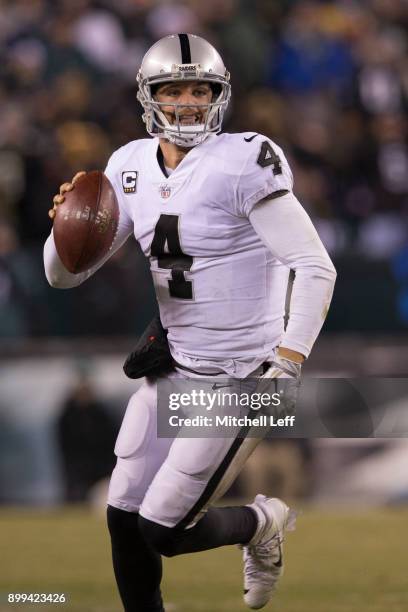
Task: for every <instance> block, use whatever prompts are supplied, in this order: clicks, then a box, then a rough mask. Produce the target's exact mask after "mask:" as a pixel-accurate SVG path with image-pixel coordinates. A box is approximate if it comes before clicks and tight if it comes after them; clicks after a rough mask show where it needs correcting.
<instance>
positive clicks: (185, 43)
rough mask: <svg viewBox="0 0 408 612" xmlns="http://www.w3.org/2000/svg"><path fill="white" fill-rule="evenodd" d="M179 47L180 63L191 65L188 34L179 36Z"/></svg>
mask: <svg viewBox="0 0 408 612" xmlns="http://www.w3.org/2000/svg"><path fill="white" fill-rule="evenodd" d="M178 37H179V39H180V47H181V63H182V64H191V49H190V41H189V40H188V34H179V35H178Z"/></svg>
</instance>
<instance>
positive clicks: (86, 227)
mask: <svg viewBox="0 0 408 612" xmlns="http://www.w3.org/2000/svg"><path fill="white" fill-rule="evenodd" d="M64 196H65V201H64V202H63V203H62V204H60V205H58V207H57V210H56V215H55V219H54V229H53V231H54V241H55V246H56V249H57V252H58V255H59V257H60V259H61V261H62V263H63V264H64V266H65V267H66V269H67V270H68V271H69V272H72V273H73V274H78V273H79V272H85V270H88V269H89V268H91V267H92V266H94V265H95V264H97V263H98V262H99V261H100V260H101V259H102V258H103V257H104V256H105V255H107V253H108V252H109V250H110V249H111V247H112V244H113V241H114V238H115V236H116V232H117V229H118V222H119V206H118V202H117V199H116V195H115V192H114V190H113V187H112V185H111V183H110V181H109V179H108V178H107V177H106V176H105V175H104V173H103V172H101V171H100V170H94V171H92V172H88V173H87V174H85V175H84V176H81V177H80V178H79V179H78V180H77V181H76V182H75V187H74V189H72V191H68V192H67V193H65V194H64Z"/></svg>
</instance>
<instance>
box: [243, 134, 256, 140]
mask: <svg viewBox="0 0 408 612" xmlns="http://www.w3.org/2000/svg"><path fill="white" fill-rule="evenodd" d="M257 136H259V134H254V135H253V136H250V137H249V138H245V136H244V140H245V142H251V140H253V139H254V138H256V137H257Z"/></svg>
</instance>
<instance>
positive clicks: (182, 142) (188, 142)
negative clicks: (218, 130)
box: [154, 109, 209, 147]
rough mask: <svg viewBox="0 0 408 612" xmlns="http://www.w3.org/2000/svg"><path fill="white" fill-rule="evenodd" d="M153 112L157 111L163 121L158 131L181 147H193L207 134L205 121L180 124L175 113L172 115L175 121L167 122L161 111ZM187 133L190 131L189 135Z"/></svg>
mask: <svg viewBox="0 0 408 612" xmlns="http://www.w3.org/2000/svg"><path fill="white" fill-rule="evenodd" d="M154 112H156V113H157V115H158V116H159V117H160V119H161V121H162V123H163V127H162V129H161V130H160V131H161V132H162V134H163V136H164V137H165V138H166V139H167V140H168V141H169V142H171V143H172V144H176V145H179V146H181V147H195V146H196V145H198V144H200V143H201V142H203V141H204V140H205V139H206V138H207V137H208V136H209V132H206V124H205V123H196V124H192V125H187V124H186V125H183V124H180V118H178V117H177V113H176V114H175V115H174V118H175V123H174V124H172V123H170V122H169V120H168V119H167V117H166V115H165V114H164V113H163V111H161V110H157V109H156V110H155V111H154ZM180 127H182V130H180V131H179V129H180ZM189 133H191V136H190V135H189ZM159 135H160V134H159Z"/></svg>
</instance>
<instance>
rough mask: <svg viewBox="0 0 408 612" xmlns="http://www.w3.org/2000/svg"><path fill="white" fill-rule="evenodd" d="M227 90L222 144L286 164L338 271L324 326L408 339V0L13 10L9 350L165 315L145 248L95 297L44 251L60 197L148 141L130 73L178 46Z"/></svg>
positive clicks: (90, 4)
mask: <svg viewBox="0 0 408 612" xmlns="http://www.w3.org/2000/svg"><path fill="white" fill-rule="evenodd" d="M180 31H181V32H183V31H184V32H192V33H196V34H199V35H201V36H204V37H205V38H207V39H208V40H209V41H210V42H211V43H213V44H214V45H215V46H216V48H217V49H219V51H220V52H221V54H222V56H223V58H224V60H225V64H226V65H227V67H228V68H229V70H230V72H231V75H232V87H233V98H232V103H231V108H230V112H229V114H228V116H227V118H226V121H225V130H226V131H232V132H234V131H250V130H254V131H258V132H261V133H264V134H266V135H268V136H269V137H271V138H272V139H274V140H276V142H277V143H278V144H279V145H281V146H282V147H283V149H284V151H285V152H286V153H287V155H288V157H289V159H290V162H291V164H292V167H293V171H294V175H295V192H296V194H297V196H298V197H299V199H300V200H301V202H302V203H303V204H304V206H305V207H306V209H307V210H308V211H309V213H310V214H311V215H312V217H313V220H314V222H315V224H316V226H317V228H318V230H319V232H320V235H321V237H322V239H323V240H324V242H325V244H326V246H327V248H328V250H329V251H330V253H331V255H332V257H333V259H334V261H335V263H336V265H337V267H338V270H339V280H338V284H337V289H336V296H335V300H334V303H333V307H332V310H331V313H330V315H329V318H328V321H327V327H326V329H327V330H328V331H333V332H347V331H359V332H368V333H372V332H373V331H379V332H390V331H394V332H395V331H403V330H406V329H407V326H408V240H407V238H408V146H407V118H406V110H407V99H408V55H407V31H408V5H407V3H406V2H405V1H404V0H366V1H365V2H356V1H352V0H338V1H307V0H306V1H301V2H299V1H294V0H292V1H291V0H279V1H274V2H271V1H270V0H253V1H252V0H251V1H250V0H206V2H202V1H200V0H185V1H182V0H179V1H170V0H169V1H165V0H164V1H158V0H97V1H95V0H58V1H57V2H55V1H52V0H0V49H1V56H2V62H1V65H0V101H1V109H2V112H1V115H0V337H2V338H9V339H12V338H30V337H38V336H42V337H44V336H89V335H100V334H101V330H103V332H104V334H105V335H107V334H110V335H128V334H135V335H136V334H138V333H139V332H140V331H141V330H142V329H143V328H144V326H145V323H146V321H147V320H148V319H149V317H150V315H151V312H152V310H153V309H154V308H155V302H154V297H153V293H152V291H151V285H150V279H149V275H148V273H147V270H146V266H145V263H144V262H143V261H142V259H141V255H140V253H139V251H138V250H137V246H136V244H135V243H134V242H129V245H128V246H127V247H126V248H125V249H124V250H123V251H122V252H121V253H120V254H119V255H117V256H116V257H115V258H114V260H113V261H112V262H111V263H110V264H108V265H107V266H105V267H104V269H103V270H101V271H100V272H99V273H98V275H97V276H96V277H95V279H92V280H91V281H89V282H88V283H87V284H86V285H84V286H83V287H81V288H79V289H77V290H75V291H71V292H62V293H63V295H60V293H61V292H58V291H55V290H51V289H50V288H49V287H47V285H46V281H45V279H44V275H43V270H42V263H41V250H42V245H43V242H44V240H45V238H46V236H47V235H48V233H49V231H50V221H49V218H48V216H47V210H48V208H49V207H50V205H51V201H52V196H53V194H54V193H55V192H56V190H57V189H58V186H59V184H60V183H62V182H64V181H66V180H68V179H70V178H71V177H72V176H73V175H74V174H75V172H76V171H78V170H80V169H95V168H104V166H105V164H106V161H107V159H108V158H109V155H110V154H111V153H112V152H113V151H114V150H115V149H116V148H117V147H119V146H121V145H123V144H124V143H126V142H128V141H129V140H132V139H136V138H140V137H142V138H143V137H145V136H146V133H145V130H144V127H143V124H142V121H141V108H140V106H139V105H138V103H137V101H136V99H135V95H136V83H135V75H136V72H137V70H138V67H139V65H140V61H141V59H142V57H143V54H144V53H145V51H146V50H147V49H148V48H149V46H150V45H151V44H153V43H154V42H155V41H156V40H157V39H158V38H160V37H162V36H164V35H166V34H168V33H173V32H180Z"/></svg>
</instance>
